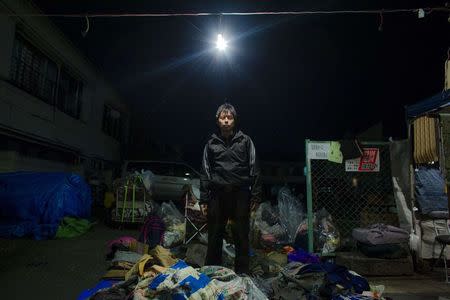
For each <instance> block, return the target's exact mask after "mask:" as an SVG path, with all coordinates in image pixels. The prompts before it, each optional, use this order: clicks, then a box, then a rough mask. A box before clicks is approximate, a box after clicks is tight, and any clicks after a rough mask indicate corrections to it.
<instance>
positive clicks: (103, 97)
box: [0, 0, 128, 161]
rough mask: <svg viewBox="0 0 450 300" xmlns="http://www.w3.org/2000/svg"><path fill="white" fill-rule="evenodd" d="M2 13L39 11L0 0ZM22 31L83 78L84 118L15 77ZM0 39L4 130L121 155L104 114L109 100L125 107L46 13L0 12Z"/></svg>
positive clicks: (112, 157)
mask: <svg viewBox="0 0 450 300" xmlns="http://www.w3.org/2000/svg"><path fill="white" fill-rule="evenodd" d="M0 13H3V14H19V15H20V14H26V13H27V14H30V13H40V11H39V10H37V9H36V8H35V7H34V6H33V5H32V4H31V3H30V2H28V1H25V0H0ZM19 31H20V33H21V34H22V35H23V36H25V37H26V39H27V40H28V41H29V42H30V43H31V44H32V45H33V46H34V47H36V48H37V49H39V51H41V52H42V53H44V54H45V55H46V56H47V57H49V58H50V59H51V60H53V61H54V62H55V63H56V64H57V65H59V66H61V65H63V66H64V67H65V68H66V69H68V70H69V71H70V72H71V73H73V75H75V76H76V77H78V78H79V79H81V80H82V81H83V96H82V99H81V101H82V106H81V112H80V119H75V118H73V117H71V116H69V115H67V114H65V113H64V112H62V111H59V110H58V109H57V108H55V107H54V106H52V105H49V104H47V103H45V102H44V101H42V100H41V99H39V98H37V97H35V96H33V95H31V94H29V93H27V92H26V91H24V90H22V89H20V88H18V87H16V86H14V85H13V84H12V83H11V82H10V75H9V73H10V67H11V66H10V65H11V57H12V51H13V45H14V39H15V35H16V33H17V32H19ZM0 41H2V42H1V43H0V129H1V128H4V129H7V130H13V131H17V132H20V133H21V134H22V135H29V136H31V137H34V138H40V139H44V140H48V141H51V142H52V143H56V144H60V145H63V146H65V147H68V148H71V149H74V150H78V151H79V153H80V154H81V155H82V156H87V157H93V158H97V159H102V160H107V161H118V160H120V143H119V142H118V141H117V140H116V139H114V138H112V137H110V136H108V135H106V134H105V133H103V131H102V118H103V110H104V105H105V104H109V105H111V106H112V107H114V108H115V109H117V110H119V111H121V112H122V113H124V114H128V112H127V109H126V106H125V105H124V104H123V102H122V101H121V99H120V98H119V96H118V95H117V93H116V92H115V91H114V90H113V89H112V88H111V86H110V85H108V83H107V82H106V81H105V80H104V79H103V77H101V76H100V75H99V72H98V71H97V70H96V69H95V68H94V67H93V66H92V64H91V63H90V62H89V61H87V60H86V59H85V58H84V57H83V55H81V54H80V53H79V52H78V51H77V49H76V48H75V47H74V46H73V45H72V43H71V42H70V41H69V40H68V39H67V38H65V36H64V35H63V34H62V33H61V32H60V31H59V30H58V29H57V28H56V27H55V26H54V25H53V24H52V23H51V22H50V21H49V20H48V19H47V18H45V17H22V16H21V17H8V16H0ZM125 126H126V127H128V125H127V124H125ZM0 134H1V133H0Z"/></svg>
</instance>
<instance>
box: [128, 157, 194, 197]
mask: <svg viewBox="0 0 450 300" xmlns="http://www.w3.org/2000/svg"><path fill="white" fill-rule="evenodd" d="M141 170H149V171H151V172H153V174H155V178H154V182H153V188H152V191H153V198H154V199H155V200H156V201H169V200H172V201H178V200H179V199H180V198H181V197H182V196H183V188H184V187H185V186H186V185H192V187H193V189H197V190H198V189H200V173H199V172H198V171H196V170H195V169H194V168H193V167H191V166H189V165H188V164H185V163H182V162H170V161H150V160H127V161H125V162H124V165H123V169H122V176H125V175H126V174H129V173H134V172H135V171H138V172H140V171H141Z"/></svg>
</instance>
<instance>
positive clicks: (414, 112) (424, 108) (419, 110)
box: [406, 90, 450, 118]
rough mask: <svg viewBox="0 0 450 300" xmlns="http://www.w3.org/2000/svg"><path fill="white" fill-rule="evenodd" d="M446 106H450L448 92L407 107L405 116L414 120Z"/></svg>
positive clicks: (449, 94)
mask: <svg viewBox="0 0 450 300" xmlns="http://www.w3.org/2000/svg"><path fill="white" fill-rule="evenodd" d="M448 105H450V90H447V91H445V92H441V93H438V94H436V95H434V96H433V97H431V98H428V99H425V100H423V101H420V102H418V103H415V104H413V105H410V106H407V107H406V115H407V117H408V118H415V117H419V116H421V115H423V114H425V113H428V112H431V111H434V110H437V109H440V108H443V107H446V106H448Z"/></svg>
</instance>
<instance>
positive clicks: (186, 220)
mask: <svg viewBox="0 0 450 300" xmlns="http://www.w3.org/2000/svg"><path fill="white" fill-rule="evenodd" d="M191 198H194V199H196V198H195V195H194V192H193V190H192V186H191V185H189V186H187V189H186V193H185V196H184V200H185V202H184V226H185V228H186V234H185V236H184V244H188V243H189V242H190V241H192V240H193V239H194V238H195V237H196V236H197V235H198V234H200V233H201V231H202V230H203V229H204V228H205V227H206V225H207V224H206V222H205V223H204V224H202V225H201V226H199V227H198V226H197V225H196V224H195V223H194V222H193V221H192V220H191V219H190V217H189V210H190V209H194V210H195V204H194V206H193V205H191V204H190V203H191V201H190V199H191ZM197 205H198V200H197ZM198 209H199V210H200V207H199V208H198ZM188 224H190V225H191V226H192V228H193V229H194V233H193V234H192V235H191V236H190V237H188V230H187V229H188Z"/></svg>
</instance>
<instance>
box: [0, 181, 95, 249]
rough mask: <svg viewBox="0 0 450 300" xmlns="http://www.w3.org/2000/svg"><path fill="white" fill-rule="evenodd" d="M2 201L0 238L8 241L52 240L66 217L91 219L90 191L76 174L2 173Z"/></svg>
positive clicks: (0, 202) (0, 204)
mask: <svg viewBox="0 0 450 300" xmlns="http://www.w3.org/2000/svg"><path fill="white" fill-rule="evenodd" d="M0 199H1V201H0V218H1V219H2V220H1V221H0V236H1V237H6V238H13V237H22V236H27V235H31V236H32V237H33V238H35V239H38V240H40V239H47V238H53V237H54V236H55V234H56V231H57V229H58V226H59V225H60V222H61V220H62V219H63V218H64V217H65V216H72V217H78V218H89V217H90V215H91V203H92V196H91V190H90V187H89V186H88V185H87V183H86V182H85V181H84V179H83V178H82V177H80V176H78V175H76V174H70V173H37V172H17V173H2V174H0Z"/></svg>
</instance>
